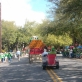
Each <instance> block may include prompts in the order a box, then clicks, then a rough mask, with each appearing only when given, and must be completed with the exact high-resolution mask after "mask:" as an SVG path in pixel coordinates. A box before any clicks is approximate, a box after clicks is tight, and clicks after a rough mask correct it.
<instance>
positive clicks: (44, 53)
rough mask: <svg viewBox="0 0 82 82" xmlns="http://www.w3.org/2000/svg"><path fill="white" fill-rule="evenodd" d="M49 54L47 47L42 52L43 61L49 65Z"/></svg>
mask: <svg viewBox="0 0 82 82" xmlns="http://www.w3.org/2000/svg"><path fill="white" fill-rule="evenodd" d="M47 55H48V52H47V49H44V52H43V53H42V62H43V64H45V65H47Z"/></svg>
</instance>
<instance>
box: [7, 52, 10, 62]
mask: <svg viewBox="0 0 82 82" xmlns="http://www.w3.org/2000/svg"><path fill="white" fill-rule="evenodd" d="M7 57H8V61H9V62H11V53H10V52H9V53H8V55H7Z"/></svg>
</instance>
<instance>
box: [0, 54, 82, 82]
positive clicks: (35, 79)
mask: <svg viewBox="0 0 82 82" xmlns="http://www.w3.org/2000/svg"><path fill="white" fill-rule="evenodd" d="M58 60H59V62H60V68H59V69H48V70H42V68H41V63H40V62H39V63H36V62H34V63H31V64H29V62H28V61H29V60H28V58H27V57H23V58H21V60H20V61H18V60H17V59H13V60H12V61H11V63H4V64H0V82H82V60H81V59H69V58H63V57H62V56H60V55H59V56H58ZM51 72H52V74H51ZM58 80H59V81H58Z"/></svg>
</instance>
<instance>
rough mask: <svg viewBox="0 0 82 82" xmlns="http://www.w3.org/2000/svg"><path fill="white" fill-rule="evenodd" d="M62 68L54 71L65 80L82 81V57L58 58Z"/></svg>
mask: <svg viewBox="0 0 82 82" xmlns="http://www.w3.org/2000/svg"><path fill="white" fill-rule="evenodd" d="M58 59H59V61H60V69H59V70H54V72H55V73H56V74H57V75H58V76H59V77H60V78H61V79H62V81H63V82H82V59H75V58H63V57H59V58H58Z"/></svg>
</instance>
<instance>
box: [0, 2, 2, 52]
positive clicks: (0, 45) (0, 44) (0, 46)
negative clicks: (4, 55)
mask: <svg viewBox="0 0 82 82" xmlns="http://www.w3.org/2000/svg"><path fill="white" fill-rule="evenodd" d="M1 30H2V29H1V3H0V53H1V50H2V33H1Z"/></svg>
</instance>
